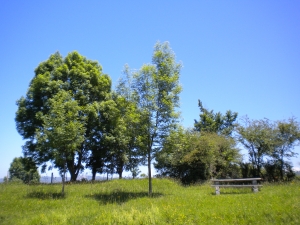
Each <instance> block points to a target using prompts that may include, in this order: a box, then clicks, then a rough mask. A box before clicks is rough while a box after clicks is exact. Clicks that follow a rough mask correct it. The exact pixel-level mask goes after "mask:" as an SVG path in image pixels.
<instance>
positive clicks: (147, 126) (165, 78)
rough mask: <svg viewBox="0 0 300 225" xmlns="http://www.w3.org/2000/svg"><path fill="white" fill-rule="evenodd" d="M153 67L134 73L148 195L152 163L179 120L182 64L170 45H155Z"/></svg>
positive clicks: (134, 88)
mask: <svg viewBox="0 0 300 225" xmlns="http://www.w3.org/2000/svg"><path fill="white" fill-rule="evenodd" d="M152 63H153V64H146V65H143V66H142V67H141V69H140V70H139V71H137V72H134V73H133V85H132V90H133V96H134V98H133V100H135V101H136V102H137V106H138V110H139V112H140V115H141V118H140V130H139V131H140V135H139V137H138V138H139V144H140V152H143V153H142V156H143V157H145V158H146V159H147V165H148V177H149V195H151V194H152V182H151V179H152V178H151V162H152V159H153V158H154V155H155V153H156V152H158V151H160V149H161V146H162V142H163V140H164V138H166V137H167V136H168V135H169V132H170V130H171V129H172V128H173V127H174V124H175V123H176V122H177V118H178V116H179V114H178V112H176V111H175V109H176V107H179V93H180V92H181V86H180V85H179V76H180V68H181V64H179V63H176V61H175V54H174V52H173V51H172V49H171V48H170V46H169V43H167V42H165V43H159V42H158V43H156V45H155V46H154V52H153V55H152Z"/></svg>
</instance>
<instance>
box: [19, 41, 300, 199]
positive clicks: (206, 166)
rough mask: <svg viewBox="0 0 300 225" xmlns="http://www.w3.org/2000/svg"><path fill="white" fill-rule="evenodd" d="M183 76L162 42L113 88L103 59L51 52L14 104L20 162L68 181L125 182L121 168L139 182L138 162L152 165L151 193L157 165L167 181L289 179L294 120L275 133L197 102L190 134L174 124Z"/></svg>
mask: <svg viewBox="0 0 300 225" xmlns="http://www.w3.org/2000/svg"><path fill="white" fill-rule="evenodd" d="M180 70H181V64H180V63H178V62H176V58H175V54H174V52H173V51H172V49H171V48H170V46H169V44H168V43H167V42H165V43H159V42H158V43H156V45H155V46H154V51H153V55H152V63H149V64H145V65H143V66H142V67H141V68H140V69H139V70H131V69H130V68H129V66H127V65H126V66H125V69H124V76H123V78H122V79H120V80H119V82H118V84H117V87H116V89H115V90H112V88H111V83H112V81H111V79H110V77H109V76H108V75H107V74H104V73H103V72H102V67H101V66H100V64H99V63H98V62H97V61H92V60H89V59H87V58H85V57H83V56H81V55H80V54H79V53H78V52H71V53H69V54H68V55H67V56H66V57H65V58H63V57H62V56H61V55H60V54H59V53H55V54H53V55H51V56H50V58H49V59H48V60H46V61H44V62H42V63H40V64H39V65H38V67H37V68H36V69H35V71H34V72H35V75H34V77H33V79H32V80H31V82H30V85H29V89H28V91H27V94H26V96H25V97H21V98H20V99H19V100H18V101H17V106H18V110H17V112H16V119H15V120H16V125H17V130H18V132H19V133H20V135H21V136H22V137H23V138H24V139H25V140H26V143H25V145H24V146H23V153H24V158H29V159H30V160H31V161H33V162H34V163H35V165H36V166H42V171H45V170H46V169H51V168H52V167H56V168H58V170H59V171H60V172H61V174H62V175H64V174H65V173H66V172H67V171H68V172H69V173H70V175H71V181H75V180H76V179H77V176H78V174H79V173H80V172H81V171H82V170H84V169H85V168H88V169H90V170H91V171H92V175H93V179H95V176H96V174H97V173H100V174H102V173H117V174H118V175H119V177H120V178H122V173H123V171H130V172H131V173H132V176H133V177H136V176H137V175H138V173H139V170H138V167H139V165H147V166H148V177H149V194H151V193H152V181H151V177H152V176H151V163H152V162H154V165H155V167H156V169H157V170H158V172H159V173H160V174H161V175H167V176H172V177H176V178H180V179H181V180H182V181H184V182H193V181H197V180H199V179H204V180H205V179H209V178H210V177H224V176H241V175H243V176H261V175H263V173H265V174H268V176H270V177H272V178H274V179H275V178H277V177H278V175H279V177H280V179H285V177H286V176H287V172H286V171H287V170H288V168H291V167H290V166H289V164H288V163H287V161H285V160H286V159H288V158H290V157H293V156H294V155H295V153H294V152H293V151H292V150H293V147H294V145H295V144H297V143H298V141H299V124H298V123H297V122H296V121H295V120H294V119H290V120H289V121H287V122H285V121H282V122H278V123H276V126H275V124H273V123H271V122H270V121H267V120H261V121H250V120H247V123H245V124H243V125H238V124H237V123H236V119H237V113H234V112H231V111H228V112H227V113H226V114H225V115H222V114H221V113H214V112H213V111H209V110H207V109H205V108H204V107H203V106H202V103H201V102H200V101H199V107H200V111H201V114H200V119H199V121H195V127H194V128H193V129H191V130H186V129H184V128H182V127H181V126H180V124H179V120H178V119H179V113H178V112H179V111H178V108H179V94H180V92H181V86H180V84H179V77H180ZM260 129H261V130H260ZM257 131H260V132H261V133H259V132H257ZM266 132H267V133H268V135H270V136H266V135H267V134H266ZM292 132H294V133H292ZM238 141H239V142H240V143H242V144H243V145H244V147H245V148H246V149H248V150H249V157H250V161H249V164H247V163H241V155H240V153H239V149H238V148H237V142H238ZM266 159H267V161H266ZM49 162H50V168H49V166H48V165H49ZM47 167H48V168H47ZM245 171H247V173H245ZM270 174H272V175H270Z"/></svg>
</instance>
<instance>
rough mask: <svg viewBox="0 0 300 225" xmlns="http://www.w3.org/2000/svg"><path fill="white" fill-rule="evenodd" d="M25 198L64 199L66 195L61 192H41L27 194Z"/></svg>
mask: <svg viewBox="0 0 300 225" xmlns="http://www.w3.org/2000/svg"><path fill="white" fill-rule="evenodd" d="M26 198H37V199H43V200H44V199H65V198H66V194H62V193H61V192H43V191H34V192H31V193H28V194H27V195H26Z"/></svg>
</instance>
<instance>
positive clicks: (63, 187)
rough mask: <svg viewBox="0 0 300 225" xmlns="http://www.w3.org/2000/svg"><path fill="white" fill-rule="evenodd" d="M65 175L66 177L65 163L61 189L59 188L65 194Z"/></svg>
mask: <svg viewBox="0 0 300 225" xmlns="http://www.w3.org/2000/svg"><path fill="white" fill-rule="evenodd" d="M65 177H66V163H65V165H64V171H63V177H62V189H61V194H62V195H64V194H65Z"/></svg>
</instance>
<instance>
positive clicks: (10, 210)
mask: <svg viewBox="0 0 300 225" xmlns="http://www.w3.org/2000/svg"><path fill="white" fill-rule="evenodd" d="M147 191H148V181H147V179H136V180H112V181H105V182H95V183H91V182H89V183H75V184H74V183H73V184H68V185H66V187H65V192H66V194H65V195H64V196H62V195H61V184H38V185H25V184H17V183H2V184H0V224H30V225H32V224H300V182H299V181H294V182H290V183H280V184H264V186H263V187H262V188H261V189H260V191H259V192H258V193H252V191H251V189H250V188H239V189H221V195H219V196H216V195H215V193H214V188H212V187H210V184H209V183H205V184H195V185H191V186H182V185H181V184H180V183H178V182H176V181H173V180H169V179H153V191H154V194H153V196H152V197H151V198H150V197H148V192H147Z"/></svg>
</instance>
